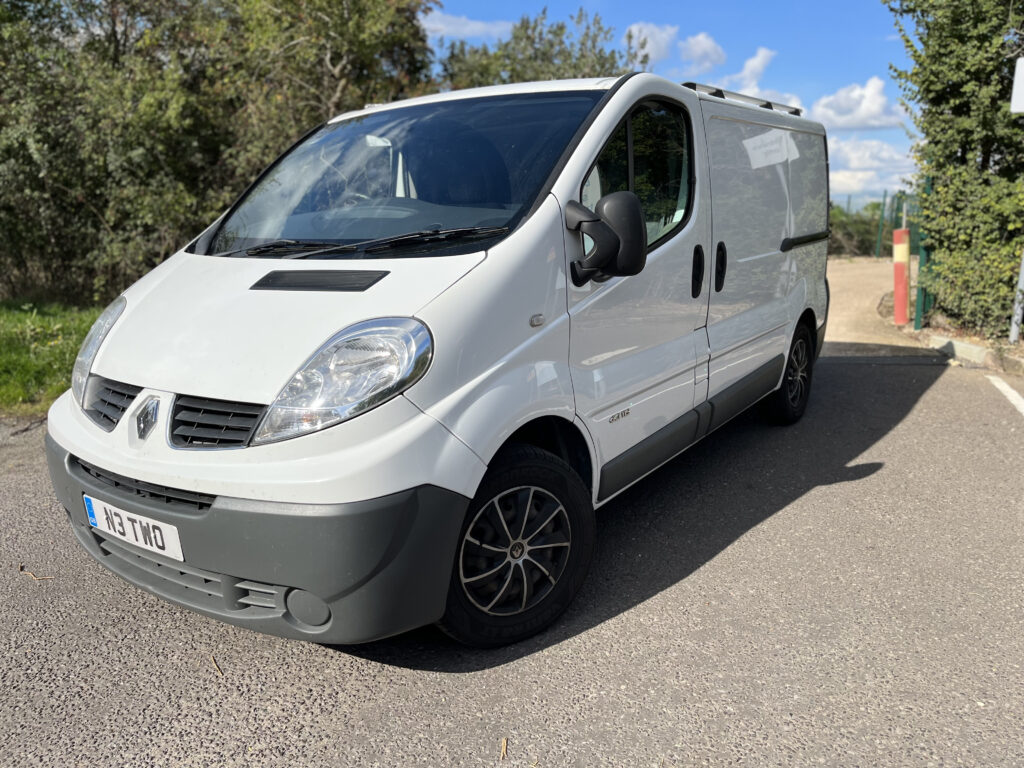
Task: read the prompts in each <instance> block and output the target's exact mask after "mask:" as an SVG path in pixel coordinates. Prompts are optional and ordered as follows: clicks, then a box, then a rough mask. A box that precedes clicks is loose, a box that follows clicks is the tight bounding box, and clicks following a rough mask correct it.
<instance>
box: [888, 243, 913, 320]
mask: <svg viewBox="0 0 1024 768" xmlns="http://www.w3.org/2000/svg"><path fill="white" fill-rule="evenodd" d="M892 272H893V294H892V315H893V318H892V319H893V322H895V323H896V325H906V324H907V323H908V322H909V321H910V315H909V313H908V309H909V306H910V230H909V229H894V230H893V232H892Z"/></svg>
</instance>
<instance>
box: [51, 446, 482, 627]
mask: <svg viewBox="0 0 1024 768" xmlns="http://www.w3.org/2000/svg"><path fill="white" fill-rule="evenodd" d="M46 456H47V462H48V463H49V468H50V478H51V480H52V481H53V486H54V489H55V491H56V493H57V498H58V499H60V501H61V503H62V504H63V505H64V507H65V508H66V509H67V510H68V515H69V517H70V520H71V525H72V530H73V531H74V533H75V536H76V537H77V538H78V540H79V542H80V543H81V544H82V546H83V547H85V549H86V550H87V551H88V552H89V554H91V555H92V556H93V557H94V558H96V559H97V560H98V561H99V562H100V563H101V564H102V565H104V566H105V567H106V568H108V569H109V570H111V571H113V572H114V573H116V574H117V575H118V576H121V577H122V578H124V579H126V580H127V581H130V582H131V583H133V584H135V585H137V586H139V587H142V588H143V589H145V590H146V591H148V592H152V593H153V594H155V595H158V596H159V597H162V598H164V599H166V600H169V601H171V602H173V603H177V604H178V605H182V606H184V607H186V608H190V609H191V610H194V611H197V612H199V613H202V614H205V615H207V616H212V617H213V618H216V619H220V620H221V621H225V622H228V623H230V624H235V625H238V626H241V627H246V628H249V629H254V630H256V631H258V632H266V633H268V634H272V635H280V636H281V637H290V638H296V639H302V640H312V641H314V642H318V643H361V642H367V641H370V640H376V639H379V638H382V637H387V636H389V635H394V634H398V633H400V632H404V631H406V630H409V629H414V628H416V627H419V626H423V625H424V624H429V623H431V622H434V621H436V620H437V619H439V618H440V617H441V615H442V614H443V613H444V608H445V597H446V594H447V590H448V583H449V579H450V577H451V569H452V564H453V562H454V559H455V549H456V544H457V541H458V534H459V530H460V528H461V525H462V521H463V518H464V516H465V513H466V508H467V507H468V505H469V499H467V498H466V497H464V496H462V495H460V494H457V493H454V492H452V491H448V490H444V489H442V488H437V487H435V486H430V485H424V486H420V487H418V488H412V489H409V490H407V491H401V492H399V493H394V494H391V495H388V496H384V497H381V498H378V499H371V500H369V501H360V502H354V503H343V504H291V503H279V502H266V501H254V500H247V499H235V498H227V497H223V496H218V497H211V498H210V502H211V503H210V505H209V506H208V507H206V508H198V509H189V508H187V507H183V506H182V505H179V504H175V503H173V502H172V503H168V501H167V500H166V499H163V498H161V497H160V495H159V493H156V494H151V493H148V491H147V490H146V488H147V487H146V486H145V484H144V483H138V482H135V481H132V482H134V483H135V485H134V486H133V485H132V484H131V483H129V484H117V483H116V482H115V483H114V484H112V483H111V482H110V479H111V478H113V479H114V480H115V481H116V480H121V479H124V478H119V477H118V476H117V475H116V474H114V473H105V471H104V472H103V474H104V475H105V479H104V478H100V477H98V476H97V475H96V474H95V473H90V472H89V471H87V469H86V468H85V467H84V466H83V464H82V463H80V462H79V461H78V460H77V459H76V458H75V457H74V456H72V455H70V454H69V452H68V451H67V450H65V449H64V448H62V447H61V446H60V445H58V444H57V442H56V441H54V440H53V439H52V438H51V437H50V436H49V435H47V436H46ZM140 486H141V487H142V488H143V490H142V492H140V491H139V487H140ZM168 490H172V489H168ZM83 493H86V494H88V495H90V496H92V497H95V498H99V499H102V500H104V501H107V502H109V503H110V504H113V505H115V506H117V507H120V508H121V509H124V510H126V511H128V512H132V513H136V514H140V515H144V516H146V517H150V518H154V519H156V520H159V521H163V522H166V523H170V524H171V525H174V526H176V527H177V529H178V533H179V536H180V537H181V542H182V549H183V552H184V555H185V562H184V563H180V562H177V561H175V560H171V559H168V558H166V557H163V556H160V555H157V554H153V553H150V552H147V551H144V550H141V549H139V548H137V547H133V546H131V545H130V544H125V543H123V542H121V541H119V540H117V539H114V538H109V537H107V536H106V535H105V534H104V533H102V532H101V531H98V530H97V529H95V528H93V527H91V526H90V525H89V522H88V517H87V515H86V511H85V504H84V502H83V499H82V494H83Z"/></svg>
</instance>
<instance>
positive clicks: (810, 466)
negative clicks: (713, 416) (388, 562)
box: [337, 344, 946, 672]
mask: <svg viewBox="0 0 1024 768" xmlns="http://www.w3.org/2000/svg"><path fill="white" fill-rule="evenodd" d="M945 360H946V359H945V357H943V356H942V355H940V354H937V353H933V352H930V351H927V350H920V349H907V348H901V347H880V346H879V345H858V344H836V345H828V346H826V348H825V350H824V352H823V355H822V357H821V359H820V360H819V361H818V364H817V366H816V367H815V372H814V375H815V378H814V384H813V391H812V395H811V402H810V404H809V406H808V409H807V413H806V414H805V415H804V418H803V419H802V420H801V421H800V422H799V423H797V424H796V425H794V426H791V427H778V426H773V425H771V424H768V423H766V421H765V420H764V419H763V418H761V416H760V415H759V414H758V413H757V409H756V408H755V409H752V410H751V411H750V412H748V413H747V414H744V415H742V416H740V417H738V418H737V419H735V420H734V421H733V422H731V423H730V424H728V425H726V426H725V427H723V428H722V429H721V430H719V431H718V432H716V433H714V435H713V436H712V437H710V438H709V439H706V440H704V441H703V442H701V443H698V444H697V445H696V446H694V447H693V448H691V449H690V450H689V451H687V452H686V453H684V454H683V455H682V456H680V457H678V458H676V459H675V460H673V461H671V462H669V463H668V464H667V465H665V466H664V467H662V468H661V469H659V470H658V471H657V472H655V473H654V474H653V475H651V476H649V477H647V478H646V479H644V480H643V481H641V482H640V483H638V484H637V485H635V486H633V487H632V488H631V489H629V490H628V491H626V492H625V493H623V494H622V495H621V496H619V497H618V498H616V499H615V500H613V501H612V502H610V503H609V504H608V505H607V506H605V507H603V508H602V509H600V510H599V511H598V513H597V516H598V520H597V522H598V540H597V549H596V552H595V554H594V561H593V564H592V566H591V570H590V575H589V576H588V579H587V582H586V584H585V585H584V587H583V590H582V591H581V593H580V594H579V595H578V596H577V598H576V600H575V601H574V603H573V605H572V606H571V607H570V609H569V611H568V613H567V614H566V615H565V616H563V617H562V618H561V619H560V620H559V621H558V622H557V623H556V624H555V626H553V627H551V628H550V629H549V630H547V631H546V632H543V633H542V634H540V635H538V636H537V637H534V638H531V639H529V640H526V641H524V642H522V643H519V644H517V645H514V646H511V647H507V648H500V649H497V650H490V651H480V650H475V649H468V648H465V647H463V646H460V645H458V644H457V643H455V642H454V641H451V640H449V639H447V638H446V637H445V636H444V635H443V634H442V633H441V632H440V631H439V630H437V629H436V628H425V629H421V630H417V631H415V632H410V633H407V634H405V635H401V636H399V637H395V638H391V639H388V640H383V641H379V642H376V643H370V644H367V645H363V646H349V647H339V648H338V649H337V650H338V651H340V652H343V653H349V654H352V655H355V656H359V657H361V658H365V659H367V660H371V661H377V662H379V663H383V664H391V665H395V666H399V667H407V668H412V669H424V670H433V671H444V672H472V671H477V670H481V669H486V668H490V667H496V666H501V665H502V664H506V663H509V662H511V661H515V660H516V659H519V658H522V657H524V656H528V655H530V654H533V653H536V652H537V651H540V650H542V649H544V648H546V647H548V646H551V645H555V644H557V643H559V642H561V641H563V640H565V639H567V638H570V637H573V636H575V635H576V634H578V633H581V632H585V631H587V630H588V629H591V628H592V627H595V626H597V625H598V624H600V623H602V622H604V621H606V620H608V619H610V618H613V617H615V616H618V615H619V614H621V613H623V612H624V611H627V610H629V609H630V608H633V607H635V606H637V605H639V604H640V603H642V602H644V601H645V600H648V599H649V598H651V597H653V596H654V595H657V594H658V593H659V592H661V591H663V590H664V589H666V588H668V587H671V586H672V585H674V584H676V583H678V582H680V581H681V580H683V579H685V578H686V577H687V576H689V575H690V574H691V573H693V572H694V571H695V570H697V569H698V568H700V567H701V566H702V565H704V564H705V563H707V562H708V561H710V560H711V559H712V558H714V557H715V556H717V555H718V554H719V553H720V552H722V551H723V550H724V549H725V548H726V547H728V546H729V545H730V544H732V543H733V542H734V541H736V540H737V539H738V538H739V537H741V536H742V535H743V534H745V533H746V532H747V531H749V530H751V529H752V528H754V527H755V526H757V525H759V524H760V523H762V522H763V521H765V520H767V519H768V518H770V517H771V516H772V515H774V514H775V513H776V512H778V511H780V510H782V509H784V508H786V506H787V505H789V504H791V503H792V502H793V501H795V500H796V499H798V498H800V497H801V496H803V495H804V494H805V493H807V492H808V491H810V490H812V489H814V488H817V487H819V486H826V485H832V484H835V483H847V482H851V481H856V480H860V479H862V478H865V477H868V476H870V475H872V474H874V473H875V472H877V471H878V470H879V469H881V468H882V466H883V465H882V464H881V463H878V462H866V463H853V462H856V460H857V457H858V456H860V455H861V454H862V453H864V452H865V451H866V450H868V449H869V448H870V447H871V446H872V445H874V444H875V443H876V442H878V441H879V440H880V439H882V438H883V437H885V436H886V435H887V434H888V433H889V432H891V431H892V430H893V429H894V428H895V427H896V426H897V425H898V424H899V423H900V422H901V421H902V420H903V418H904V417H905V416H906V415H907V414H908V413H909V412H910V410H911V409H912V408H913V407H914V405H915V403H917V402H918V400H920V398H921V397H922V396H923V395H924V393H925V392H927V391H928V389H929V388H930V387H931V386H932V385H933V384H934V383H935V382H936V381H937V380H938V378H939V377H940V376H941V375H942V373H943V372H944V370H945Z"/></svg>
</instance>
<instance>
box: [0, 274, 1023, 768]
mask: <svg viewBox="0 0 1024 768" xmlns="http://www.w3.org/2000/svg"><path fill="white" fill-rule="evenodd" d="M885 268H888V270H890V271H889V272H888V273H886V274H887V275H889V276H890V279H891V265H889V264H887V263H886V262H882V263H866V264H865V263H863V262H859V261H836V262H832V263H831V264H830V267H829V270H830V280H831V285H832V296H833V309H832V312H831V317H830V322H829V334H828V343H827V344H826V348H825V351H824V354H823V357H822V358H821V359H820V360H819V364H818V366H817V368H816V370H815V379H814V385H813V395H812V400H811V404H810V406H809V408H808V411H807V413H806V415H805V417H804V419H803V420H802V421H801V422H799V423H798V424H796V425H794V426H793V427H788V428H779V427H773V426H769V425H767V424H765V423H764V422H763V421H762V420H760V419H759V418H758V417H757V415H756V414H748V415H744V416H741V417H740V418H738V419H737V420H735V421H734V422H732V423H731V424H730V425H728V426H726V427H725V428H723V429H722V430H721V431H720V432H718V433H716V434H715V435H714V437H712V438H711V439H709V440H706V441H704V442H703V443H701V444H699V445H698V446H696V447H695V448H694V449H692V450H691V451H689V452H688V453H686V454H684V455H683V456H682V457H680V458H678V459H676V460H675V461H673V462H671V463H669V464H668V465H666V466H665V467H663V468H662V469H661V470H659V471H658V472H656V473H655V474H654V475H652V476H651V477H649V478H647V479H646V480H645V481H643V482H642V483H640V484H638V485H637V486H634V488H632V489H631V490H629V491H627V492H626V493H625V494H624V495H623V496H621V497H619V498H618V499H617V500H616V501H615V502H613V503H612V504H610V505H609V506H607V507H605V508H603V509H602V510H601V512H600V513H599V515H598V525H599V531H598V549H597V554H596V557H595V559H594V564H593V567H592V570H591V573H590V577H589V579H588V582H587V584H586V585H585V587H584V589H583V591H582V593H581V594H580V595H579V596H578V598H577V599H576V601H575V602H574V603H573V605H572V607H571V608H570V610H569V612H568V614H567V615H566V616H565V617H564V618H563V619H562V620H561V621H560V622H559V623H558V624H557V625H556V626H555V627H553V628H552V629H550V630H549V631H547V632H545V633H544V634H542V635H540V636H538V637H536V638H534V639H532V640H529V641H527V642H524V643H521V644H519V645H516V646H513V647H510V648H505V649H500V650H497V651H488V652H482V651H473V650H469V649H466V648H463V647H460V646H458V645H456V644H454V643H453V642H451V641H449V640H448V639H446V638H445V637H444V636H443V635H441V634H440V633H439V632H438V631H436V630H434V629H431V628H427V629H423V630H419V631H416V632H413V633H409V634H407V635H404V636H401V637H397V638H393V639H390V640H387V641H383V642H379V643H373V644H370V645H365V646H358V647H349V648H331V647H324V646H318V645H313V644H309V643H301V642H293V641H287V640H280V639H277V638H274V637H269V636H263V635H258V634H255V633H252V632H248V631H245V630H241V629H236V628H233V627H230V626H227V625H224V624H220V623H217V622H215V621H212V620H210V619H206V618H203V617H201V616H198V615H195V614H192V613H189V612H188V611H185V610H183V609H180V608H177V607H175V606H172V605H169V604H167V603H164V602H162V601H160V600H159V599H157V598H155V597H152V596H151V595H149V594H147V593H145V592H142V591H141V590H138V589H136V588H134V587H132V586H131V585H129V584H127V583H125V582H123V581H121V580H120V579H118V578H117V577H115V576H113V575H112V574H110V573H108V572H107V571H105V570H104V569H103V568H102V567H101V566H99V565H98V564H97V563H95V562H93V561H92V559H91V558H90V557H89V556H87V555H86V554H85V552H84V551H82V550H81V549H80V548H79V547H78V545H77V543H76V542H75V540H74V538H73V536H72V534H71V532H70V530H69V528H68V525H67V522H66V519H65V516H64V512H63V510H62V509H60V507H59V505H58V504H57V502H56V500H55V498H54V496H53V494H52V492H51V490H50V487H49V481H48V478H47V475H46V466H45V460H44V457H43V453H42V439H43V429H42V427H36V428H30V429H28V430H27V431H23V432H21V433H20V434H14V431H15V430H16V429H23V428H24V426H25V425H13V426H12V425H10V424H6V425H3V426H0V491H2V493H0V574H2V575H0V606H2V607H0V611H2V621H3V625H4V626H5V628H6V631H5V633H4V637H3V643H4V645H5V647H4V648H3V654H2V656H0V766H19V767H20V766H36V765H38V766H54V765H60V766H122V765H129V766H136V765H140V766H142V765H144V766H149V765H174V766H211V765H227V766H248V765H256V766H320V765H331V766H348V765H354V766H501V767H502V768H504V766H509V767H510V768H511V767H512V766H524V767H525V766H537V768H545V767H549V766H627V765H628V766H655V767H656V766H690V765H715V766H717V765H726V764H728V765H736V764H739V765H754V766H765V765H777V766H802V765H834V766H845V765H849V766H867V765H870V766H930V765H961V764H963V765H978V766H1013V765H1021V764H1024V738H1022V734H1024V669H1022V665H1024V588H1022V587H1024V578H1022V577H1024V472H1022V471H1021V470H1022V461H1021V459H1022V455H1024V454H1022V451H1021V438H1022V436H1024V415H1022V414H1021V413H1019V412H1018V411H1017V410H1016V409H1015V408H1014V407H1013V405H1012V403H1011V402H1010V401H1009V400H1008V399H1007V397H1006V396H1004V394H1003V393H1002V392H1001V391H999V390H998V389H997V388H996V387H995V386H993V385H992V382H990V381H989V380H988V379H987V378H986V374H989V373H990V372H984V371H978V370H968V369H965V368H961V367H957V366H950V365H947V364H946V361H945V359H944V358H942V357H941V356H937V355H936V354H935V353H934V352H932V351H928V350H921V349H920V348H919V347H917V346H915V345H914V342H913V341H912V340H910V339H908V338H907V337H906V336H904V335H903V334H901V333H899V332H898V331H896V330H895V329H893V328H892V327H891V326H887V324H886V323H885V321H884V320H882V319H881V318H879V317H878V315H877V313H876V312H875V305H877V301H878V298H879V297H880V296H881V293H882V292H884V290H885V287H884V283H885V280H884V276H883V272H884V270H885ZM879 286H883V287H882V288H881V290H879ZM868 310H870V311H868ZM1001 378H1003V379H1004V380H1005V381H1006V382H1007V383H1008V384H1009V385H1010V386H1011V388H1013V389H1014V390H1015V391H1017V392H1024V386H1022V382H1021V380H1020V379H1019V378H1014V377H1010V376H1002V377H1001ZM22 568H23V570H22ZM503 745H504V754H505V757H504V759H503V758H502V749H503Z"/></svg>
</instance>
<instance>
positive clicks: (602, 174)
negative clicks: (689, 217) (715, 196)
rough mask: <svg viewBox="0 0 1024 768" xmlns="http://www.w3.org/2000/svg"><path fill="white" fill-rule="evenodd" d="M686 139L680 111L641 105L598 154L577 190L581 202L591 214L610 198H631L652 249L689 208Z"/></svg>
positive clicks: (689, 191)
mask: <svg viewBox="0 0 1024 768" xmlns="http://www.w3.org/2000/svg"><path fill="white" fill-rule="evenodd" d="M689 136H690V132H689V130H688V124H687V117H686V113H685V111H684V110H683V109H682V108H680V107H675V106H671V105H669V104H662V103H653V102H652V103H646V104H641V105H640V106H639V107H637V108H636V109H634V110H633V111H632V112H631V113H630V115H629V116H628V117H627V118H626V119H625V120H623V121H622V122H621V123H620V124H619V127H618V128H616V129H615V132H614V133H613V134H612V137H611V139H609V141H608V143H607V144H606V145H605V147H604V149H603V150H601V154H600V155H599V156H598V158H597V161H596V162H595V163H594V166H593V168H591V169H590V173H588V174H587V178H586V179H585V180H584V182H583V186H582V187H581V189H580V202H581V203H582V204H583V205H584V206H585V207H586V208H589V209H590V210H594V206H596V205H597V201H598V200H600V199H601V198H602V197H604V196H605V195H607V194H608V193H610V192H618V191H619V190H629V191H631V192H633V193H634V194H635V195H636V196H637V197H638V198H639V199H640V205H641V206H642V208H643V211H644V219H645V220H646V222H647V242H648V244H654V243H656V242H657V241H658V240H660V239H662V238H663V237H665V236H666V235H668V234H669V233H670V232H671V231H672V230H674V229H675V228H676V226H677V225H678V224H679V222H681V221H682V220H683V219H684V218H685V217H686V212H687V210H688V209H689V206H690V195H691V189H690V142H689Z"/></svg>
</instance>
